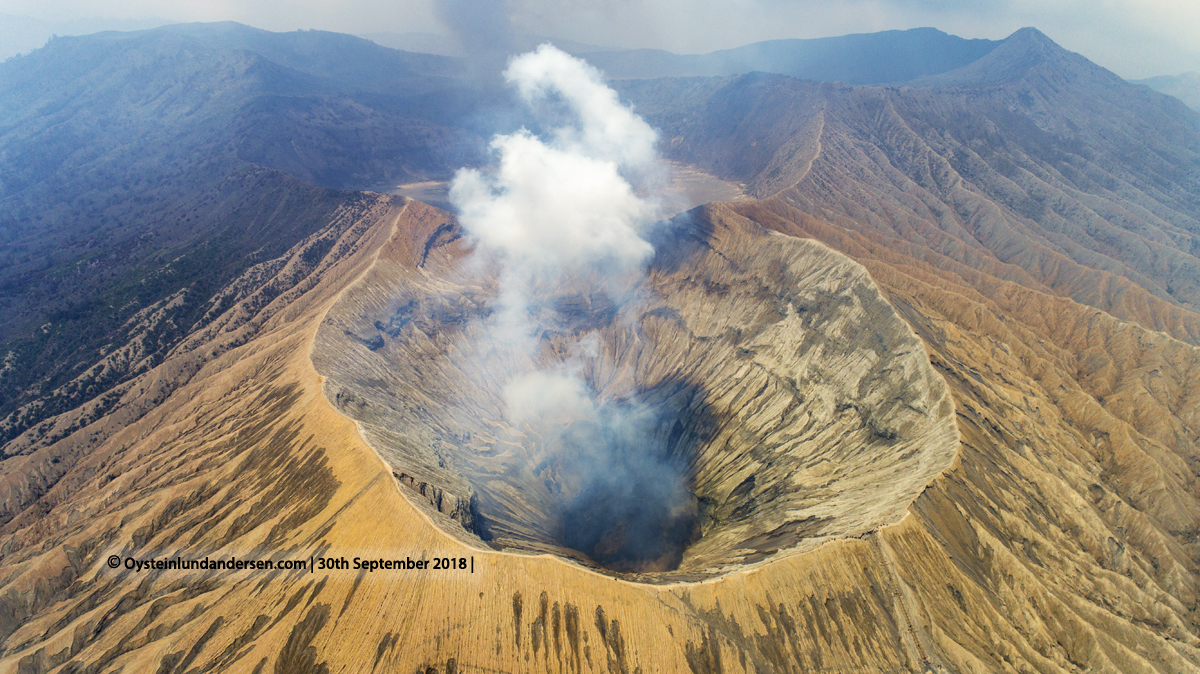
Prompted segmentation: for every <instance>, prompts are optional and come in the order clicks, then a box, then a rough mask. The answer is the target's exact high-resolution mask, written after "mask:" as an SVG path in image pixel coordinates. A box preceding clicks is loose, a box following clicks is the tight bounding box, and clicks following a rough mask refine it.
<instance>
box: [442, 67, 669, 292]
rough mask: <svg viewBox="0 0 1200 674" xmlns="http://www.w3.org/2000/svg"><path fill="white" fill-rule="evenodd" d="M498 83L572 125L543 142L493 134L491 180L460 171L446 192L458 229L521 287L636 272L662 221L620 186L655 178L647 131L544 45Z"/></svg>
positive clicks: (589, 76)
mask: <svg viewBox="0 0 1200 674" xmlns="http://www.w3.org/2000/svg"><path fill="white" fill-rule="evenodd" d="M504 78H505V80H507V81H508V82H510V83H511V84H514V85H515V86H516V88H517V90H518V92H520V94H521V96H522V98H523V99H524V100H525V101H526V102H527V103H528V104H530V105H531V106H534V107H535V108H536V107H537V106H539V105H542V104H545V103H557V102H560V103H562V104H565V107H566V108H567V110H568V112H569V113H570V115H571V116H573V117H574V118H575V119H574V122H575V123H574V124H568V125H564V126H561V127H559V128H556V129H554V130H553V131H552V133H551V136H552V137H551V138H550V139H548V141H547V140H544V139H541V138H538V137H535V136H534V135H533V134H531V133H530V132H529V131H527V130H525V129H522V130H520V131H518V132H516V133H513V134H509V135H498V136H496V137H495V138H494V139H493V140H492V143H491V147H492V150H493V151H494V152H495V153H496V154H497V155H498V156H499V166H498V170H497V172H496V173H495V174H494V175H485V174H483V173H481V172H479V171H476V170H462V171H459V172H458V174H457V175H455V177H454V182H453V183H452V184H451V186H450V200H451V202H453V203H454V205H455V207H457V208H458V210H459V221H460V222H461V223H462V226H463V228H464V229H465V230H466V231H467V232H468V233H470V234H471V235H472V236H473V237H474V238H475V239H476V240H477V241H478V243H479V245H480V246H481V247H482V249H483V250H484V251H485V252H489V253H492V254H495V255H498V256H499V257H500V258H501V261H502V263H503V264H504V269H505V272H506V273H508V274H515V275H517V276H519V277H523V278H522V279H521V280H532V279H535V278H547V277H548V278H553V277H556V276H558V275H559V274H561V273H562V272H564V271H566V270H579V269H581V268H582V269H594V270H597V271H602V272H606V273H610V274H621V273H628V272H630V271H633V270H636V269H639V268H640V267H641V266H642V265H643V264H644V263H645V262H646V261H647V260H648V259H649V258H650V256H651V255H652V254H653V252H654V250H653V248H652V247H651V246H650V244H649V243H647V242H646V241H645V240H644V239H643V238H642V237H641V235H640V234H641V230H642V229H643V228H644V227H645V226H646V225H648V224H649V223H652V222H655V221H656V220H658V218H659V217H660V215H661V213H660V210H659V207H658V205H657V204H656V203H654V202H652V201H649V200H646V199H643V198H641V197H639V196H638V195H637V194H636V193H635V191H634V188H633V186H632V185H630V183H629V180H628V179H627V178H633V179H643V178H644V177H645V176H648V175H651V174H652V173H653V172H654V166H655V164H654V161H655V151H654V147H655V142H656V141H657V135H656V134H655V132H654V130H653V129H651V128H650V126H649V125H648V124H646V122H645V121H643V120H642V119H641V118H640V117H638V116H637V115H635V114H634V113H633V112H632V111H631V110H630V109H629V108H627V107H625V106H623V105H621V103H620V101H619V100H618V99H617V94H616V92H615V91H613V90H612V89H610V88H608V87H607V86H605V84H604V82H603V79H602V78H601V75H600V73H599V72H598V71H597V70H596V69H595V68H592V67H591V66H589V65H588V64H587V63H584V62H583V61H581V60H579V59H576V58H573V57H571V56H569V55H567V54H565V53H563V52H561V51H559V50H558V49H556V48H554V47H553V46H551V45H549V44H544V45H542V46H541V47H538V49H537V50H536V51H533V52H530V53H528V54H523V55H521V56H518V57H516V58H514V59H513V60H512V61H511V62H510V64H509V67H508V69H507V70H506V71H505V72H504Z"/></svg>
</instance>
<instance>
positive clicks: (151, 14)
mask: <svg viewBox="0 0 1200 674" xmlns="http://www.w3.org/2000/svg"><path fill="white" fill-rule="evenodd" d="M499 1H500V0H390V1H388V0H338V1H337V2H334V1H333V0H298V1H292V2H287V1H285V0H175V1H174V2H172V3H164V2H162V1H161V0H57V1H56V2H53V3H47V2H45V0H0V15H2V14H7V15H16V16H21V17H30V18H33V19H36V20H37V22H28V21H27V22H25V23H23V24H20V23H17V22H14V20H13V19H12V18H5V17H3V16H0V41H7V42H8V43H9V46H8V47H7V48H4V47H5V45H2V44H0V54H4V55H6V54H7V52H9V51H10V50H14V49H13V48H12V47H11V45H12V44H16V42H15V41H14V38H13V31H14V30H16V31H18V32H19V33H24V34H26V36H27V37H28V39H32V40H43V41H44V37H40V36H37V35H34V34H33V33H35V32H36V31H37V30H39V29H38V28H36V26H42V28H41V30H47V29H48V28H46V27H47V26H50V27H53V26H54V25H57V22H65V21H74V23H73V25H72V26H70V27H65V28H63V29H62V30H60V31H59V32H61V33H63V34H67V33H77V32H80V31H79V29H78V26H79V25H81V22H79V19H83V18H89V19H93V18H94V19H106V20H107V21H106V22H105V23H104V24H103V26H102V27H103V28H114V27H120V25H121V23H120V22H127V21H137V22H145V21H147V20H162V21H164V22H176V21H221V20H232V21H240V22H242V23H246V24H249V25H252V26H257V27H259V28H266V29H268V30H277V31H283V30H295V29H298V28H320V29H325V30H334V31H339V32H346V33H378V32H397V33H403V32H413V31H417V32H434V33H448V29H447V28H446V27H445V26H444V25H443V24H442V22H440V21H439V19H438V16H439V15H442V16H444V15H445V14H446V13H445V12H439V11H438V10H437V8H435V4H438V5H459V6H464V5H465V6H472V5H473V4H477V5H481V4H489V3H490V4H496V3H497V2H499ZM504 4H506V5H507V7H508V12H507V13H508V14H509V16H510V17H511V23H512V25H513V27H514V29H515V30H516V31H518V32H522V33H530V34H537V35H550V36H556V37H563V38H570V39H573V40H578V41H582V42H590V43H595V44H602V45H611V46H614V47H658V48H662V49H668V50H671V51H675V52H680V53H700V52H706V51H712V50H714V49H723V48H727V47H735V46H739V45H742V44H746V43H749V42H754V41H758V40H767V39H774V38H788V37H802V38H803V37H824V36H831V35H844V34H847V33H863V32H873V31H879V30H887V29H892V28H914V27H918V26H933V27H936V28H940V29H942V30H944V31H946V32H949V33H953V34H955V35H960V36H963V37H984V38H991V39H999V38H1003V37H1005V36H1007V35H1008V34H1010V33H1012V32H1013V31H1014V30H1016V29H1017V28H1020V27H1022V26H1035V27H1037V28H1039V29H1041V30H1042V31H1043V32H1045V33H1046V34H1047V35H1049V36H1050V37H1051V38H1052V39H1054V40H1055V41H1056V42H1058V43H1059V44H1061V45H1063V46H1064V47H1066V48H1068V49H1071V50H1072V51H1077V52H1080V53H1082V54H1083V55H1084V56H1087V57H1088V58H1090V59H1092V60H1093V61H1095V62H1097V63H1099V64H1100V65H1103V66H1105V67H1107V68H1110V69H1112V70H1114V71H1115V72H1116V73H1117V74H1119V75H1122V76H1124V77H1130V78H1139V77H1148V76H1152V75H1165V74H1177V73H1180V72H1184V71H1189V70H1196V71H1200V38H1198V36H1200V1H1198V0H983V1H980V2H971V3H967V2H961V1H959V0H805V1H796V0H600V1H597V0H540V1H539V0H506V2H505V3H504ZM5 21H7V22H8V23H9V25H8V26H7V27H5V26H4V25H3V23H4V22H5ZM139 25H141V24H139ZM131 27H132V25H131Z"/></svg>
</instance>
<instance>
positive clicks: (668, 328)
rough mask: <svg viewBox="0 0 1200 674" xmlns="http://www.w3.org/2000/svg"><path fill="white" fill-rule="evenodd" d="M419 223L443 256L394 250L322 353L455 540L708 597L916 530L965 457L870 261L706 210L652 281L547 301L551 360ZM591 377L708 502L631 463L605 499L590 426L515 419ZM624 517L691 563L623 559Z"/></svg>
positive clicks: (558, 290)
mask: <svg viewBox="0 0 1200 674" xmlns="http://www.w3.org/2000/svg"><path fill="white" fill-rule="evenodd" d="M410 209H421V217H422V218H423V219H424V222H425V227H424V234H422V236H424V237H425V238H424V239H423V240H420V239H412V240H403V241H395V240H394V241H393V242H392V243H391V244H389V246H388V247H387V248H386V249H385V250H384V251H382V253H381V255H380V257H379V260H378V261H377V262H376V264H375V265H374V267H373V268H372V269H371V270H370V271H369V272H368V273H367V274H366V275H365V276H364V277H363V278H362V279H361V280H360V281H359V282H358V283H357V284H356V285H354V286H353V287H351V288H349V289H348V290H347V291H346V292H345V293H344V294H343V296H342V298H341V299H340V301H339V302H338V304H337V305H335V307H334V308H333V309H332V310H331V311H330V313H329V314H328V316H327V318H326V320H325V322H324V324H323V325H322V327H321V329H320V330H319V332H318V334H317V337H316V341H315V343H314V347H313V352H312V359H313V362H314V364H315V366H316V367H317V369H318V371H319V372H321V373H322V374H323V375H324V376H325V377H326V378H327V379H326V383H325V391H326V395H327V396H328V397H329V399H330V400H331V401H332V402H333V403H334V404H335V405H336V406H337V407H338V408H339V409H340V410H341V411H343V412H344V413H345V414H347V415H348V416H350V417H352V418H354V419H356V420H357V421H358V422H359V423H360V427H361V428H362V430H363V432H364V433H365V435H366V437H367V439H368V440H369V441H370V443H371V444H372V445H373V446H374V447H375V448H376V449H377V451H378V452H379V453H380V455H381V456H382V457H383V458H384V459H385V460H386V461H387V462H388V463H389V464H390V465H391V467H392V470H393V472H394V474H395V475H396V476H397V477H398V478H400V479H401V481H403V482H404V483H405V484H407V485H408V486H410V487H412V488H413V490H415V492H418V494H419V495H418V494H414V496H415V498H414V499H413V500H414V501H415V502H418V503H419V504H421V505H423V506H427V507H428V508H429V510H431V511H436V512H435V513H433V515H434V520H435V521H436V522H438V523H439V525H440V526H441V527H442V528H443V529H444V530H446V531H447V532H448V533H450V534H452V535H455V536H457V537H459V538H473V537H474V536H481V537H482V538H483V539H486V540H487V542H488V543H489V544H490V545H492V546H493V547H497V548H503V549H510V550H515V551H523V552H529V553H552V554H556V555H560V556H563V557H567V558H571V559H574V560H576V561H578V562H580V563H582V564H585V565H590V566H601V565H602V566H605V567H607V568H609V569H613V570H616V571H624V572H632V573H635V574H636V576H635V577H636V578H638V579H642V580H648V581H650V580H654V581H669V580H686V579H697V578H703V577H708V576H711V575H715V574H719V573H724V572H727V571H729V570H731V569H734V568H736V567H738V566H740V565H745V564H749V563H754V562H758V561H761V560H764V559H767V558H770V557H772V556H773V555H775V554H776V553H781V552H786V551H803V550H808V549H811V548H813V547H815V546H816V545H818V544H820V543H821V542H823V541H826V540H830V539H833V538H839V537H847V536H856V535H861V534H864V533H866V532H868V531H871V530H873V529H876V528H878V527H880V526H883V525H886V524H889V523H892V522H895V521H897V520H899V519H900V518H901V517H903V515H904V512H905V510H906V509H907V507H908V506H909V504H910V503H911V502H912V501H913V499H914V498H916V496H917V495H918V494H919V493H920V492H921V491H922V489H924V487H925V486H926V485H927V484H928V483H929V482H930V480H932V479H933V478H934V477H935V476H936V475H937V474H938V473H940V472H941V471H942V470H943V469H944V468H946V467H947V466H948V465H949V464H950V462H951V461H952V460H953V457H954V453H955V448H956V446H957V440H958V434H957V430H956V427H955V424H954V410H953V405H952V403H951V401H950V398H949V395H948V391H947V388H946V385H945V383H944V382H943V380H942V379H941V378H940V377H939V376H938V375H937V374H936V373H935V372H934V371H933V369H932V367H931V366H930V364H929V360H928V357H927V355H926V353H925V351H924V348H923V346H922V344H921V342H920V341H919V340H918V339H917V337H916V336H915V335H914V334H913V333H912V332H911V330H910V329H909V328H908V326H907V324H905V323H904V322H903V321H902V320H901V319H900V318H899V317H898V316H897V315H896V313H895V312H894V310H893V309H892V307H891V306H890V305H889V304H888V303H887V302H886V301H885V300H884V299H883V297H882V296H881V294H880V292H879V290H878V289H877V288H876V286H875V285H874V283H873V282H872V281H871V279H870V276H869V275H868V274H867V272H866V270H865V269H864V268H863V267H861V266H860V265H858V264H856V263H854V262H852V261H851V260H849V259H848V258H846V257H845V256H843V255H841V254H839V253H836V252H834V251H832V250H831V249H829V248H827V247H825V246H824V245H822V244H819V243H816V242H813V241H807V240H801V239H796V238H792V237H787V236H782V235H778V234H772V233H768V232H766V231H765V230H762V229H761V228H759V227H757V225H754V224H753V223H751V222H750V221H748V220H745V219H744V218H741V217H740V216H738V215H736V214H734V213H733V212H732V211H729V210H727V209H726V208H725V207H722V206H719V205H717V206H709V207H705V208H703V209H697V210H695V211H693V212H692V213H690V214H688V215H686V216H682V217H680V218H677V219H676V220H675V221H673V222H672V223H671V225H670V226H669V227H667V228H665V229H663V230H662V231H661V232H660V234H659V236H658V237H657V240H656V241H654V244H655V248H656V250H657V251H658V253H657V255H656V256H655V258H654V259H653V260H652V262H651V264H650V266H649V269H648V272H647V274H646V275H645V276H644V277H642V278H640V279H639V280H638V281H637V282H636V283H634V284H633V285H632V286H631V287H622V288H613V287H611V286H606V285H605V284H604V283H602V282H600V281H599V280H597V279H589V278H576V279H571V280H569V281H567V282H565V283H562V284H561V285H558V286H555V287H541V288H533V289H531V292H532V293H533V294H534V295H535V296H536V297H537V299H538V300H539V301H538V302H537V306H538V307H540V309H538V310H535V311H534V312H533V314H532V315H531V320H532V321H533V322H534V324H535V325H536V331H535V334H536V335H537V336H538V348H537V349H535V351H534V352H533V353H529V352H528V351H526V350H523V349H517V348H514V347H513V345H512V342H511V341H510V340H508V339H506V336H505V335H504V333H503V331H502V330H500V329H499V328H498V325H497V306H498V293H499V285H498V282H497V280H496V278H495V276H494V275H493V274H491V273H489V270H488V269H487V267H486V265H483V264H480V263H478V261H476V260H474V259H473V258H472V257H471V256H470V255H469V250H468V249H467V247H466V243H465V241H464V240H463V239H461V238H459V237H458V236H457V233H456V232H457V230H456V229H455V227H454V225H453V223H452V220H451V218H450V216H449V215H447V214H445V213H444V212H441V211H438V210H436V209H433V208H429V207H426V206H424V205H422V204H419V203H417V202H410ZM614 296H619V297H620V298H621V301H620V302H619V303H614V301H613V297H614ZM567 361H569V362H571V363H576V364H578V365H577V367H578V368H579V370H580V371H579V376H580V377H581V378H582V379H583V381H585V382H586V384H587V386H588V387H589V388H590V389H591V391H592V392H593V393H594V395H595V398H596V400H597V401H599V404H601V405H605V406H608V407H609V408H611V409H615V410H621V409H622V406H623V405H629V404H630V401H637V403H638V405H639V407H638V409H639V410H641V412H640V414H641V419H642V420H641V422H640V423H642V424H643V426H645V428H646V432H645V433H644V434H643V436H642V437H643V438H644V440H645V442H644V443H643V444H644V445H645V446H644V447H624V448H622V449H621V452H623V453H625V454H627V453H629V452H635V453H636V452H638V451H644V452H646V453H649V454H654V455H655V458H656V461H657V463H655V465H667V466H670V467H672V468H673V469H677V470H678V471H679V474H680V475H681V476H682V479H683V484H684V485H685V487H686V490H687V491H688V493H689V496H688V499H687V500H686V501H685V502H683V503H682V504H680V503H674V504H673V505H671V506H670V509H672V511H671V512H665V510H666V509H668V508H667V506H662V505H661V504H657V503H656V499H657V498H660V496H661V494H659V493H658V491H659V490H658V489H657V487H658V485H659V482H658V481H657V479H656V478H655V476H653V475H646V474H643V473H641V472H638V471H637V470H636V469H635V470H632V471H629V470H626V472H625V473H622V472H621V471H619V470H617V468H618V467H616V466H614V467H613V472H614V474H618V475H624V474H628V475H630V476H631V477H630V478H629V479H628V480H626V484H624V485H613V484H611V483H604V484H605V487H604V490H602V491H601V493H598V494H597V493H596V487H595V484H596V482H595V475H594V473H596V472H603V471H604V467H603V466H596V465H595V464H594V463H588V462H582V461H579V460H577V459H576V455H575V450H576V449H578V448H577V447H573V446H572V445H571V443H570V442H569V441H564V440H563V438H570V437H576V436H578V433H577V432H576V431H577V430H578V428H577V425H573V424H572V422H571V420H569V419H567V420H563V421H562V423H561V428H560V430H561V431H562V432H561V433H555V434H548V433H546V432H545V429H544V428H532V427H530V426H528V425H527V424H513V423H511V421H510V419H511V416H512V415H511V414H510V413H509V410H507V409H506V407H505V403H504V395H503V391H504V387H505V385H506V384H508V383H509V382H510V381H512V380H513V379H514V378H515V377H517V376H519V375H520V374H522V373H527V372H530V371H534V370H539V369H540V370H545V369H547V368H553V367H554V366H555V365H556V364H561V363H564V362H567ZM573 434H574V435H573ZM583 437H584V438H585V440H584V441H585V442H586V441H588V440H587V438H588V437H590V436H588V435H587V434H586V433H584V436H583ZM623 456H624V454H621V455H619V456H617V458H614V462H625V461H626V460H627V457H626V458H622V457H623ZM622 500H624V501H625V502H627V504H628V505H627V507H624V508H620V507H618V508H617V510H616V511H617V512H622V513H627V514H628V516H629V517H631V518H632V517H639V516H645V513H646V512H653V511H654V509H655V508H656V507H657V508H662V509H664V513H663V515H662V520H661V522H659V523H658V524H656V525H655V526H659V527H660V529H656V530H655V531H659V532H660V533H661V534H662V537H665V538H670V539H672V541H673V544H674V545H675V548H673V549H656V551H655V552H654V553H653V554H652V555H651V557H653V559H645V560H640V561H639V562H638V563H630V562H629V560H628V559H626V558H622V557H621V556H620V554H618V553H614V552H613V551H612V550H611V549H609V548H610V547H611V545H610V543H606V541H609V542H611V541H613V540H617V539H619V538H620V535H621V532H622V531H623V530H624V529H623V527H626V526H627V525H626V523H624V522H619V521H617V522H606V523H604V524H603V526H602V527H601V529H603V530H602V531H598V532H597V533H596V534H595V535H594V536H592V537H591V538H588V537H587V536H586V535H581V533H580V528H581V527H586V525H587V524H588V522H591V521H592V520H591V519H589V516H588V513H587V512H586V511H587V510H588V509H589V508H591V507H593V506H596V507H604V508H607V509H609V510H610V511H611V509H612V507H613V502H616V501H622ZM680 509H683V510H686V511H688V512H683V513H681V512H679V511H680ZM581 510H582V511H584V512H582V513H581V512H580V511H581ZM629 526H632V525H629ZM672 527H674V529H677V530H670V531H669V530H668V529H671V528H672ZM614 532H615V533H614ZM581 540H583V541H584V543H585V545H581V544H580V541H581ZM606 545H607V546H609V548H606ZM580 548H583V549H582V550H581V549H580ZM606 555H607V557H606ZM614 555H615V556H614ZM614 560H615V562H614ZM635 561H636V560H635ZM610 562H612V563H610Z"/></svg>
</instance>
